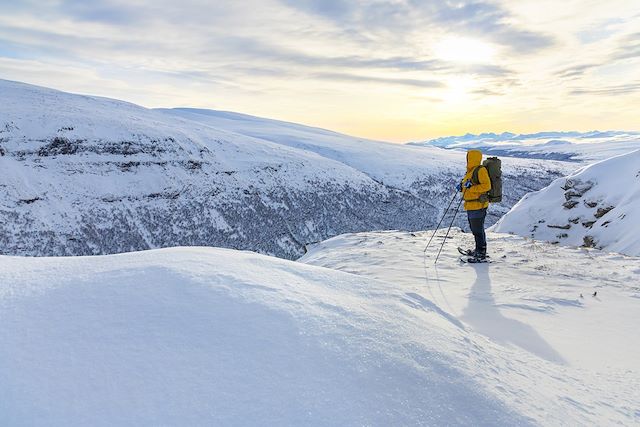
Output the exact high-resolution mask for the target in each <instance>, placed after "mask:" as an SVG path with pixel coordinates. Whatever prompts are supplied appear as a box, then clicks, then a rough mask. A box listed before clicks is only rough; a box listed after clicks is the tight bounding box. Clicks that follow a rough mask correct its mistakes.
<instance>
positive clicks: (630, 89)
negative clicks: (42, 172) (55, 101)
mask: <svg viewBox="0 0 640 427" xmlns="http://www.w3.org/2000/svg"><path fill="white" fill-rule="evenodd" d="M634 3H637V2H632V1H621V0H618V1H614V2H611V3H607V4H606V5H603V4H601V3H599V2H596V1H591V0H588V1H587V0H574V1H571V2H565V3H563V4H561V5H558V4H555V3H553V2H544V3H543V2H539V1H536V2H534V1H529V0H522V1H517V2H507V1H499V2H486V1H477V2H472V3H465V2H458V3H455V4H454V3H452V2H446V3H443V2H435V1H433V2H432V1H427V2H418V1H415V0H406V1H400V0H399V1H393V2H372V1H369V2H358V3H357V4H356V3H355V2H347V1H342V0H331V1H326V0H325V1H321V0H305V1H297V2H293V1H291V0H264V1H261V2H256V1H245V2H241V4H213V5H208V4H202V3H200V2H198V1H195V0H190V1H187V2H181V5H180V6H175V5H173V4H171V3H170V2H166V1H165V2H149V1H147V0H142V1H140V2H138V3H137V4H136V5H127V4H123V3H119V2H118V1H115V0H100V1H96V2H92V4H86V3H84V2H82V1H79V0H60V1H50V2H46V3H44V2H34V1H22V2H19V3H13V4H8V5H5V6H4V9H6V10H5V12H4V13H3V15H2V16H0V40H1V43H0V78H3V79H8V80H16V81H21V82H25V83H29V84H35V85H40V86H46V87H50V88H54V89H58V90H62V91H66V92H72V93H79V94H87V95H93V96H105V97H109V98H115V99H120V100H123V101H128V102H133V103H135V104H138V105H141V106H145V107H147V108H177V107H181V108H207V109H214V110H224V111H233V112H238V113H244V114H249V115H253V116H259V117H268V118H273V119H275V120H282V121H287V122H295V123H301V124H305V125H308V126H314V127H320V128H324V129H330V130H334V131H337V132H341V133H345V134H349V135H354V136H358V137H362V138H369V139H375V140H384V141H389V142H402V143H404V142H410V141H424V140H429V139H434V138H438V137H444V136H453V135H455V136H462V135H465V134H467V133H472V134H481V133H497V134H500V133H503V132H513V133H516V134H528V133H537V132H545V131H578V132H588V131H594V130H595V129H600V130H602V131H609V130H620V131H635V130H637V127H638V124H637V117H638V116H639V115H638V113H639V112H640V111H639V109H638V108H637V107H636V108H633V107H632V106H633V105H636V106H637V105H640V80H639V79H638V78H637V77H636V76H637V75H640V32H638V30H637V28H640V4H634ZM551 5H553V7H551ZM178 21H179V22H178ZM575 52H580V53H581V55H576V54H575Z"/></svg>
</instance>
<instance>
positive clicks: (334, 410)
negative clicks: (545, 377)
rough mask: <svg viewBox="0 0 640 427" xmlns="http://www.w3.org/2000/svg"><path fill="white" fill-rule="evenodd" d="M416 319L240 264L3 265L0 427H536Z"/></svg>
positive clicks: (334, 275) (227, 255)
mask: <svg viewBox="0 0 640 427" xmlns="http://www.w3.org/2000/svg"><path fill="white" fill-rule="evenodd" d="M389 313H395V315H394V316H393V317H392V318H390V317H389ZM416 313H417V314H418V315H417V316H416ZM419 314H420V311H417V310H415V309H412V308H410V307H408V306H407V305H406V304H405V303H403V301H402V299H401V294H399V293H398V292H395V291H393V290H389V289H385V286H383V284H380V283H376V282H375V281H372V280H370V279H367V278H363V277H358V276H355V275H350V274H346V273H342V272H338V271H332V270H329V269H324V268H320V267H313V266H307V265H304V264H297V263H294V262H290V261H283V260H279V259H277V258H269V257H266V256H261V255H256V254H253V253H241V252H236V251H231V250H221V249H204V248H190V249H186V248H185V249H164V250H157V251H149V252H142V253H131V254H124V255H113V256H107V257H75V258H28V259H25V258H9V257H0V323H1V324H2V325H3V327H2V328H0V379H1V381H0V414H2V423H3V424H4V425H48V426H56V425H60V426H63V425H70V424H74V425H231V424H234V425H327V424H335V425H374V424H375V425H391V424H396V425H397V424H401V425H418V424H470V423H473V422H479V423H483V424H488V423H502V424H506V423H510V422H512V421H515V422H518V423H523V424H526V422H527V417H525V416H522V415H519V414H517V413H515V412H514V411H513V410H512V409H510V408H508V407H507V406H506V405H505V404H504V403H503V402H501V400H500V399H499V398H498V397H496V396H492V395H490V394H488V393H487V392H486V391H485V390H484V387H483V385H482V384H479V383H478V382H477V381H476V380H475V379H474V378H473V376H472V375H471V374H470V373H468V372H464V371H463V370H461V369H458V368H457V367H456V364H457V363H456V361H455V355H453V354H447V352H445V351H443V350H442V348H441V346H440V343H444V342H449V341H451V338H450V337H448V331H449V329H450V328H446V327H445V328H442V327H441V326H438V325H436V324H434V325H427V324H425V323H424V322H423V320H422V319H421V316H420V315H419ZM425 331H428V332H425ZM457 335H458V336H459V337H458V338H457V339H456V340H458V339H459V338H460V337H461V335H460V333H458V334H457ZM454 344H455V343H454ZM455 345H457V346H458V347H462V346H463V345H464V343H463V342H459V343H457V344H455Z"/></svg>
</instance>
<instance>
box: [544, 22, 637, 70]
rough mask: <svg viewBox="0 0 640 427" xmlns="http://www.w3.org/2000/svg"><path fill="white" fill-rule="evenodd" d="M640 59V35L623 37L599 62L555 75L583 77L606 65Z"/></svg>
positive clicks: (574, 66) (578, 65)
mask: <svg viewBox="0 0 640 427" xmlns="http://www.w3.org/2000/svg"><path fill="white" fill-rule="evenodd" d="M634 58H640V33H633V34H628V35H625V36H622V37H621V38H619V40H618V41H617V42H616V44H615V47H614V49H613V50H612V51H609V52H606V53H605V54H604V55H603V56H601V57H600V58H598V59H599V60H598V61H593V62H587V63H582V64H577V65H572V66H571V67H567V68H563V69H561V70H560V71H557V72H556V73H555V75H556V76H558V77H560V78H563V79H574V78H578V77H583V76H584V75H585V74H587V73H588V72H589V71H591V70H594V69H596V68H599V67H603V66H605V65H612V64H615V63H616V62H618V61H623V60H626V59H634Z"/></svg>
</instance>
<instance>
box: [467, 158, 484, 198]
mask: <svg viewBox="0 0 640 427" xmlns="http://www.w3.org/2000/svg"><path fill="white" fill-rule="evenodd" d="M480 168H486V167H485V166H484V165H478V166H476V167H475V168H473V172H471V183H472V184H473V185H478V184H480V178H478V174H479V173H480ZM487 173H489V171H487ZM465 201H466V202H481V203H484V202H488V201H489V199H488V196H487V193H482V194H481V195H480V197H478V198H477V199H473V200H465Z"/></svg>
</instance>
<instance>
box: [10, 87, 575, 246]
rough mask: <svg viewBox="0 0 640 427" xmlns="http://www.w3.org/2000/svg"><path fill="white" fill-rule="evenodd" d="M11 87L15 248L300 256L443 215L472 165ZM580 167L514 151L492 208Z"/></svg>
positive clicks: (295, 130)
mask: <svg viewBox="0 0 640 427" xmlns="http://www.w3.org/2000/svg"><path fill="white" fill-rule="evenodd" d="M0 99H1V102H0V190H1V191H0V253H4V254H12V255H89V254H107V253H116V252H123V251H132V250H142V249H148V248H158V247H166V246H176V245H183V246H192V245H205V246H221V247H229V248H242V249H251V250H256V251H259V252H262V253H267V254H275V255H278V256H281V257H287V258H295V257H297V256H299V255H301V254H302V253H303V252H304V246H305V244H308V243H311V242H316V241H320V240H323V239H325V238H327V237H330V236H334V235H338V234H341V233H344V232H354V231H362V230H372V229H405V230H416V229H425V228H429V227H430V226H431V227H432V226H434V225H435V224H436V223H437V221H438V219H439V217H440V215H441V213H442V211H443V207H444V206H446V204H447V203H448V201H449V200H450V197H451V196H452V193H451V188H452V187H453V185H454V182H455V181H456V179H457V178H458V176H459V175H460V174H461V171H463V170H464V169H463V168H464V166H463V165H464V154H463V153H459V152H453V151H448V150H443V149H439V148H422V147H410V146H401V145H395V144H389V143H384V142H377V141H368V140H363V139H358V138H353V137H349V136H345V135H340V134H337V133H335V132H329V131H325V130H322V129H317V128H311V127H305V126H300V125H294V124H291V123H284V122H278V121H274V120H266V119H260V118H256V117H250V116H245V115H239V114H234V113H226V112H217V111H203V110H190V109H176V110H150V109H146V108H143V107H140V106H137V105H133V104H130V103H126V102H122V101H117V100H113V99H106V98H99V97H91V96H81V95H73V94H69V93H64V92H59V91H55V90H51V89H46V88H41V87H36V86H31V85H26V84H23V83H17V82H11V81H6V80H0ZM573 169H574V165H570V164H569V165H568V164H566V163H562V162H546V161H545V162H543V161H524V160H520V159H513V160H507V161H505V162H504V177H505V188H506V189H508V191H506V192H505V198H504V202H503V204H502V205H497V206H495V207H493V208H492V211H491V216H490V218H489V222H490V223H492V222H495V221H496V220H497V218H499V217H500V215H502V214H504V213H505V212H506V211H508V209H509V208H510V207H511V206H512V205H513V204H515V203H516V202H517V201H518V200H519V199H520V198H521V197H522V196H523V195H524V194H525V193H527V192H529V191H532V190H537V189H539V188H542V187H544V186H545V185H547V184H548V183H550V182H551V181H552V180H553V179H555V178H557V177H559V176H563V175H566V174H567V173H569V172H570V171H572V170H573ZM525 176H526V179H525V178H523V177H525ZM460 221H461V222H460V223H461V224H462V223H463V221H464V220H463V219H462V216H461V217H460Z"/></svg>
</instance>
